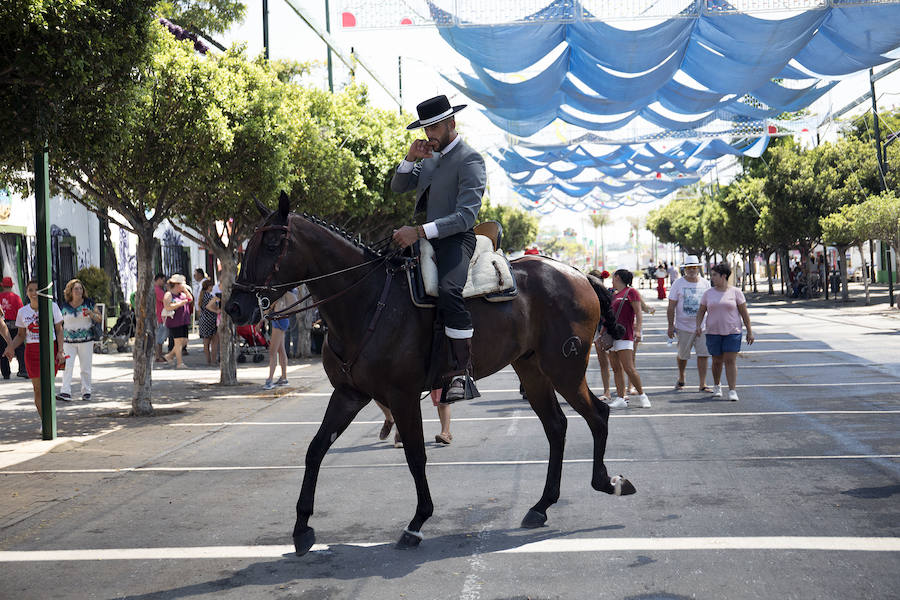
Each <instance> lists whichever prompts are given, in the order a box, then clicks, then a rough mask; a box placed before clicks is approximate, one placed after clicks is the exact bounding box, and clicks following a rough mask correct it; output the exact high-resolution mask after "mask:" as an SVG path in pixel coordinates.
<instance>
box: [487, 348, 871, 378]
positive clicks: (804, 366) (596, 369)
mask: <svg viewBox="0 0 900 600" xmlns="http://www.w3.org/2000/svg"><path fill="white" fill-rule="evenodd" d="M640 354H641V353H640V352H638V356H640ZM882 364H884V363H869V362H855V363H851V362H823V363H804V364H794V363H791V364H790V365H789V366H790V368H791V369H817V368H820V367H877V366H881V365H882ZM784 366H785V365H781V364H778V365H745V364H743V363H742V364H741V366H740V369H741V371H743V370H744V369H771V368H773V367H784ZM673 368H674V367H672V366H667V367H647V366H643V365H642V366H641V368H640V370H641V372H644V371H671V370H673ZM587 370H588V371H589V372H597V373H599V372H600V371H601V369H600V367H589V368H588V369H587ZM501 372H503V373H506V372H508V373H515V371H514V370H512V369H508V370H507V369H504V370H503V371H501Z"/></svg>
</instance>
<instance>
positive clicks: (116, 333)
mask: <svg viewBox="0 0 900 600" xmlns="http://www.w3.org/2000/svg"><path fill="white" fill-rule="evenodd" d="M98 329H99V327H98ZM134 330H135V322H134V311H132V310H131V307H130V306H129V305H128V304H126V303H124V302H123V303H122V304H121V305H119V318H118V319H116V324H115V325H113V326H112V328H111V329H110V330H109V331H107V332H106V333H104V334H102V335H101V336H100V340H99V341H98V342H96V343H95V344H94V352H99V353H101V354H106V353H108V352H109V350H110V346H113V345H114V346H115V347H116V351H118V352H128V350H129V349H130V348H129V347H128V342H129V341H131V338H133V337H134Z"/></svg>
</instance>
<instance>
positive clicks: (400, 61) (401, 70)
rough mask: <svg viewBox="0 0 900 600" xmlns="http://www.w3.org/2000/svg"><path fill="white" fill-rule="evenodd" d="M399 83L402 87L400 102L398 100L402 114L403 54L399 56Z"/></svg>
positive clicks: (401, 87) (401, 89)
mask: <svg viewBox="0 0 900 600" xmlns="http://www.w3.org/2000/svg"><path fill="white" fill-rule="evenodd" d="M397 84H398V87H399V88H400V102H398V104H399V108H400V114H401V115H402V114H403V57H402V56H398V57H397Z"/></svg>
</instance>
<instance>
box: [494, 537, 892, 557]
mask: <svg viewBox="0 0 900 600" xmlns="http://www.w3.org/2000/svg"><path fill="white" fill-rule="evenodd" d="M654 550H658V551H668V550H836V551H845V552H897V551H900V538H896V537H883V538H879V537H681V538H618V539H617V538H588V539H562V540H559V539H557V540H543V541H541V542H532V543H530V544H524V545H522V546H519V547H518V548H510V549H508V550H500V551H499V552H500V553H501V554H506V553H523V552H610V551H612V552H630V551H654Z"/></svg>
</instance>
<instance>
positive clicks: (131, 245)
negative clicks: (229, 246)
mask: <svg viewBox="0 0 900 600" xmlns="http://www.w3.org/2000/svg"><path fill="white" fill-rule="evenodd" d="M49 217H50V240H51V243H50V253H51V264H52V270H53V295H54V297H55V298H56V300H57V302H60V301H61V300H62V290H63V287H65V284H66V282H68V281H69V279H71V278H73V277H74V276H75V274H76V273H77V272H78V271H79V270H80V269H83V268H84V267H88V266H97V267H101V268H104V269H106V270H107V272H108V273H110V272H113V273H117V274H118V278H119V281H120V284H121V291H122V293H123V297H122V298H118V300H122V299H124V300H126V301H127V300H128V299H129V298H130V296H131V293H132V292H134V290H135V288H136V287H137V263H136V260H135V256H136V253H137V237H136V236H135V235H133V234H132V233H130V232H128V231H126V230H125V229H121V228H119V227H118V226H117V225H115V223H113V222H112V221H110V223H109V244H108V245H106V248H111V249H112V253H113V254H114V256H107V255H108V254H109V252H106V251H104V243H103V242H104V237H105V231H104V229H105V228H104V227H102V223H101V219H100V217H98V216H97V215H96V214H95V213H93V212H91V211H89V210H88V209H87V208H85V207H84V206H83V205H81V204H79V203H78V202H75V201H73V200H70V199H68V198H67V197H63V196H53V197H51V198H50V215H49ZM123 221H124V220H123ZM156 236H157V239H158V240H159V241H160V247H159V249H158V252H157V256H156V259H155V260H154V265H153V272H154V273H158V272H162V273H164V274H166V275H167V276H168V275H172V274H174V273H181V274H183V275H184V276H185V277H186V278H187V279H188V281H191V274H192V272H193V270H194V269H196V268H198V267H200V268H202V269H204V270H205V271H206V272H207V273H208V274H210V275H214V273H215V269H214V268H213V265H214V261H213V257H212V253H211V252H209V253H208V252H207V251H206V250H205V249H204V248H202V247H199V246H198V245H197V244H196V243H194V242H192V241H190V240H188V239H187V238H185V237H184V236H182V235H181V234H179V233H178V232H177V231H175V229H174V228H173V227H172V225H171V223H169V222H168V221H165V222H164V223H163V224H162V225H160V227H159V228H158V229H157V231H156ZM36 245H37V240H36V238H35V198H34V196H33V195H32V196H29V197H28V198H23V197H21V196H19V195H17V194H16V193H14V192H12V191H11V190H8V189H5V188H2V187H0V271H2V274H0V276H2V277H11V278H12V279H13V282H14V284H15V285H14V288H13V289H14V291H15V292H16V293H17V294H19V295H20V296H23V291H24V290H23V288H24V285H25V282H26V281H27V280H28V279H30V278H32V277H33V276H34V274H35V272H36V251H35V249H36Z"/></svg>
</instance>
